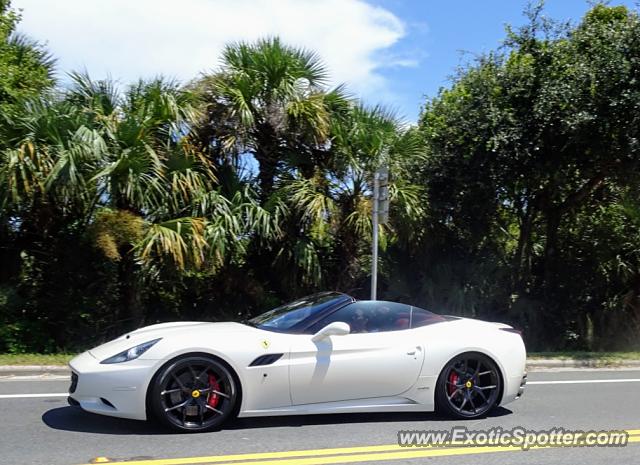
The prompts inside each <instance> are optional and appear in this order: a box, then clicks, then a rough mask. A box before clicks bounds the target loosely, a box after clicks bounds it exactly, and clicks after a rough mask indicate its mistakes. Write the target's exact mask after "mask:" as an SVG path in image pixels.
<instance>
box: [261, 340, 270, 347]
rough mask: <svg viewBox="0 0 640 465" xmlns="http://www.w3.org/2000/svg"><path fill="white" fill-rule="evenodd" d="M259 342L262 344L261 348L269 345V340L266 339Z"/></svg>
mask: <svg viewBox="0 0 640 465" xmlns="http://www.w3.org/2000/svg"><path fill="white" fill-rule="evenodd" d="M261 344H262V348H263V349H268V348H269V346H270V345H271V343H270V342H269V341H267V340H266V339H263V340H262V342H261Z"/></svg>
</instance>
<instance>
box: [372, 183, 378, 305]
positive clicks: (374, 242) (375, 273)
mask: <svg viewBox="0 0 640 465" xmlns="http://www.w3.org/2000/svg"><path fill="white" fill-rule="evenodd" d="M379 196H380V175H379V174H378V172H377V171H376V173H375V174H374V176H373V222H372V223H373V240H372V241H371V300H376V297H377V292H376V291H377V288H378V197H379Z"/></svg>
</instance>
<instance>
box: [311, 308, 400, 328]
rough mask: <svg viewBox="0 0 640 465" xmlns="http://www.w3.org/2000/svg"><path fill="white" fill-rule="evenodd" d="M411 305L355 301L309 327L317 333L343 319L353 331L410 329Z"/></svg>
mask: <svg viewBox="0 0 640 465" xmlns="http://www.w3.org/2000/svg"><path fill="white" fill-rule="evenodd" d="M410 319H411V307H410V306H409V305H404V304H398V303H394V302H385V301H378V300H376V301H363V302H354V303H352V304H349V305H347V306H346V307H342V308H341V309H339V310H336V311H335V312H333V313H332V314H330V315H327V316H326V317H324V318H323V319H322V320H320V321H318V322H316V323H315V324H313V325H312V326H311V327H310V328H309V331H307V332H309V333H315V332H317V331H319V330H320V329H322V328H324V327H325V326H326V325H328V324H329V323H333V322H335V321H342V322H344V323H347V324H348V325H349V326H350V327H351V332H352V333H376V332H383V331H398V330H402V329H409V326H410Z"/></svg>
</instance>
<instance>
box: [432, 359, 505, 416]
mask: <svg viewBox="0 0 640 465" xmlns="http://www.w3.org/2000/svg"><path fill="white" fill-rule="evenodd" d="M501 389H502V385H501V378H500V373H499V372H498V367H497V366H496V364H495V362H494V361H493V360H491V359H490V358H489V357H487V356H486V355H483V354H480V353H477V352H469V353H465V354H461V355H458V356H457V357H454V358H453V359H452V360H450V361H449V363H447V365H446V366H445V367H444V369H443V370H442V372H441V373H440V376H439V377H438V382H437V385H436V399H435V400H436V408H437V410H438V411H439V412H442V413H445V414H447V415H449V416H452V417H455V418H478V417H481V416H483V415H485V414H486V413H488V412H489V411H490V410H491V409H492V408H494V407H495V406H496V405H497V404H498V402H499V400H500V399H499V397H500V392H501Z"/></svg>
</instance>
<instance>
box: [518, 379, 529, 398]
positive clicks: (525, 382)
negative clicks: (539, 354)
mask: <svg viewBox="0 0 640 465" xmlns="http://www.w3.org/2000/svg"><path fill="white" fill-rule="evenodd" d="M526 384H527V373H525V374H524V375H523V376H522V380H521V381H520V388H518V394H516V399H519V398H520V397H522V394H524V388H525V386H526Z"/></svg>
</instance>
